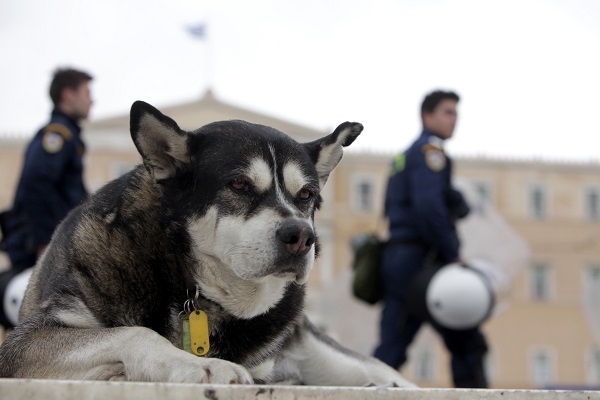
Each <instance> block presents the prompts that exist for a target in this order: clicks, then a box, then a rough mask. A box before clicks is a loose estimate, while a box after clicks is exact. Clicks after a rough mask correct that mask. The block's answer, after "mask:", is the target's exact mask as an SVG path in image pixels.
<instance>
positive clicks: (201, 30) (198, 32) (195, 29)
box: [186, 20, 213, 92]
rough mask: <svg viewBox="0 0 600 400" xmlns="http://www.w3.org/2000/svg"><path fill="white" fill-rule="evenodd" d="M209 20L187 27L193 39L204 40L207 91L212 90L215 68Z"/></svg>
mask: <svg viewBox="0 0 600 400" xmlns="http://www.w3.org/2000/svg"><path fill="white" fill-rule="evenodd" d="M207 21H208V20H205V21H204V22H201V23H198V24H195V25H190V26H188V27H187V28H186V30H187V32H188V33H189V34H190V35H191V36H192V38H193V39H195V40H198V41H201V42H203V50H204V51H203V54H202V56H203V58H204V61H203V73H204V82H205V86H206V88H205V91H207V92H208V91H210V90H212V85H213V68H212V46H211V41H210V38H209V37H208V26H209V24H208V22H207Z"/></svg>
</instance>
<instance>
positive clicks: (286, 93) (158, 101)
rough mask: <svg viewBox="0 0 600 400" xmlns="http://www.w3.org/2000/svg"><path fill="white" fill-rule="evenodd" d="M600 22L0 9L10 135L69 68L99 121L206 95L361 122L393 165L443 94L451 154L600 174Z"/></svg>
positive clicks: (318, 1) (313, 4)
mask: <svg viewBox="0 0 600 400" xmlns="http://www.w3.org/2000/svg"><path fill="white" fill-rule="evenodd" d="M599 21H600V1H595V0H564V1H558V0H547V1H540V0H505V1H495V2H492V1H477V0H455V1H450V0H448V1H444V0H404V1H400V0H391V1H380V0H369V1H354V0H343V1H342V0H340V1H327V0H302V1H299V0H293V1H276V0H272V1H265V0H253V1H247V0H229V1H228V0H221V1H202V0H189V1H184V0H169V1H167V0H155V1H152V0H135V1H127V0H103V1H97V0H54V1H47V0H0V58H1V59H2V61H1V62H0V134H7V133H9V134H15V133H21V134H24V135H32V134H33V133H34V131H35V130H36V129H37V128H38V127H39V126H40V125H41V124H43V123H44V121H45V120H46V119H47V117H48V113H49V111H50V109H51V103H50V100H49V98H48V95H47V89H48V85H49V81H50V75H51V73H52V71H53V70H54V69H55V67H57V66H59V65H60V66H64V65H68V66H73V67H76V68H81V69H85V70H88V71H90V72H91V73H92V74H93V75H94V77H95V79H94V82H93V85H92V90H93V95H94V98H95V105H94V108H93V109H92V116H91V117H92V119H96V118H102V117H107V116H112V115H116V114H122V113H126V112H128V110H129V107H130V105H131V103H132V102H133V101H135V100H138V99H140V100H145V101H148V102H150V103H152V104H154V105H155V106H157V107H158V108H160V107H161V106H166V105H171V104H174V103H181V102H185V101H191V100H195V99H197V98H199V97H200V96H201V95H202V94H203V92H204V91H205V90H206V88H207V87H211V88H212V89H213V91H214V92H215V94H216V96H217V97H219V98H220V99H221V100H223V101H227V102H230V103H232V104H235V105H238V106H242V107H246V108H249V109H252V110H254V111H257V112H262V113H265V114H269V115H273V116H276V117H280V118H284V119H288V120H291V121H293V122H297V123H301V124H305V125H307V126H309V127H312V128H317V129H329V128H335V126H337V125H338V124H339V123H340V122H343V121H346V120H354V121H359V122H362V123H363V124H364V125H365V131H364V134H363V135H361V137H360V138H359V139H358V140H357V142H356V143H355V145H353V147H357V148H362V149H366V148H370V149H374V150H384V151H390V152H391V151H398V150H401V149H403V148H404V147H405V146H407V145H408V144H409V143H410V141H411V140H413V139H414V137H415V136H416V135H417V134H418V133H419V130H420V120H419V115H418V114H419V113H418V109H419V105H420V102H421V100H422V97H423V95H424V94H425V93H426V92H428V91H430V90H431V89H434V88H444V89H454V90H456V91H457V92H458V93H459V94H460V95H461V102H460V108H459V113H460V116H459V124H458V127H457V130H456V137H455V138H454V139H452V141H451V142H450V143H449V146H448V149H449V151H450V152H451V153H452V154H455V155H489V156H500V157H518V158H532V157H541V158H546V159H562V160H571V161H587V160H596V161H600V127H599V125H600V110H599V109H600V98H599V94H600V72H599V71H600V50H599V49H600V23H599ZM197 24H206V36H205V37H204V39H198V38H194V37H193V36H192V35H190V34H189V33H188V32H187V31H186V27H189V26H193V25H197Z"/></svg>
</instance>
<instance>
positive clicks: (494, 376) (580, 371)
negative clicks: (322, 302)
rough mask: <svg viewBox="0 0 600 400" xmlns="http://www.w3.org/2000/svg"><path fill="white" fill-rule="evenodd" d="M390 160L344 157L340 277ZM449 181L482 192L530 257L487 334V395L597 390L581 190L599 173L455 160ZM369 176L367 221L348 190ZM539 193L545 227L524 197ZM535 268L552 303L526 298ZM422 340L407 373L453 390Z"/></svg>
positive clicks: (594, 233) (428, 337)
mask: <svg viewBox="0 0 600 400" xmlns="http://www.w3.org/2000/svg"><path fill="white" fill-rule="evenodd" d="M390 159H391V155H388V156H386V155H377V154H350V155H347V156H346V158H345V160H344V161H343V163H342V165H341V166H340V167H339V168H338V170H337V171H336V173H337V174H338V177H339V178H340V179H339V180H338V181H337V186H336V199H337V200H336V204H337V205H338V209H339V213H340V214H342V213H343V214H345V218H340V221H338V223H336V235H335V237H334V242H335V244H334V246H335V248H336V250H337V251H336V256H337V257H338V258H337V260H336V262H337V263H339V265H338V267H339V268H340V269H341V268H347V266H348V265H349V264H350V262H351V253H350V251H349V249H348V245H347V243H348V241H349V240H350V239H351V237H352V236H353V235H355V234H357V233H360V232H368V231H371V230H373V229H374V226H375V221H376V220H377V219H378V214H379V213H380V212H381V204H382V201H383V200H382V194H383V193H384V190H385V185H386V183H385V177H386V176H387V167H388V164H389V161H390ZM454 172H455V174H454V175H455V178H456V179H466V180H468V181H470V182H472V183H474V184H485V185H486V186H487V187H488V189H489V193H490V201H491V203H492V204H493V205H494V207H495V208H496V209H497V210H498V211H499V212H500V214H501V215H502V216H504V218H505V219H506V221H507V222H508V223H509V224H510V225H511V226H512V228H513V229H514V230H515V231H516V232H518V233H519V234H520V235H521V236H522V237H523V238H524V239H525V240H526V241H527V243H528V244H529V246H530V249H531V253H532V256H531V264H532V267H530V268H525V269H523V270H521V271H520V272H519V274H518V275H517V276H516V278H515V279H514V282H513V287H512V290H511V292H510V293H509V294H508V297H507V299H506V301H505V302H504V303H503V304H502V305H501V308H502V310H501V311H500V312H499V313H498V315H496V316H494V317H493V318H492V319H490V320H489V321H488V322H487V323H486V324H485V325H484V327H483V330H484V331H485V333H486V335H487V338H488V341H489V344H490V348H491V351H490V355H489V360H488V367H489V370H490V377H491V383H492V385H493V387H499V388H534V387H543V386H547V385H582V384H595V385H600V381H597V382H596V381H595V382H590V381H589V380H588V378H586V377H587V376H588V375H589V374H590V371H589V365H588V364H589V362H588V358H589V352H590V349H593V348H598V346H599V345H600V343H599V342H598V341H600V339H598V338H594V337H593V336H592V331H591V329H590V325H589V322H588V320H587V319H586V317H585V315H584V313H583V310H582V293H583V285H584V282H585V273H586V267H587V266H588V265H590V264H597V265H600V223H599V222H600V221H598V220H590V219H589V218H587V217H586V214H585V206H584V205H585V203H584V200H585V195H584V194H585V191H586V190H587V188H589V187H597V186H598V185H600V165H598V164H582V165H578V164H561V163H542V162H522V161H512V162H511V161H509V160H488V159H457V160H455V171H454ZM365 174H366V175H372V176H374V177H375V178H374V184H375V188H374V193H375V196H376V197H377V199H376V200H375V207H374V208H373V210H372V211H370V212H361V211H357V210H356V209H355V208H353V207H352V204H351V201H350V199H351V198H352V197H353V196H354V195H355V193H353V192H356V191H357V190H358V189H357V188H356V186H353V182H355V181H356V177H357V176H363V175H365ZM535 185H541V186H543V187H544V188H545V191H546V195H547V215H546V216H545V217H543V218H534V217H532V216H531V211H530V189H531V187H533V186H535ZM537 264H544V265H547V266H548V269H549V276H550V279H549V281H550V285H549V288H550V294H549V298H548V299H545V300H536V299H534V298H532V289H531V286H532V274H533V272H532V271H533V265H537ZM599 310H600V308H599ZM598 312H600V311H598ZM421 336H422V337H419V338H417V340H416V341H415V344H414V346H413V347H414V349H413V351H412V352H411V356H412V360H411V362H409V363H408V365H407V366H406V367H405V368H404V370H403V372H404V373H405V375H406V376H408V377H411V378H412V379H415V380H417V382H418V383H419V384H420V385H422V386H430V387H440V386H441V387H443V386H450V385H451V378H450V376H449V374H448V369H449V368H448V367H447V365H448V362H449V360H448V357H447V355H446V354H445V351H444V349H443V346H442V345H441V343H440V341H439V340H438V338H437V337H436V335H435V334H432V333H431V332H430V331H426V332H424V333H423V334H422V335H421ZM428 348H429V349H430V350H431V348H433V350H432V351H431V353H432V354H433V358H434V360H435V366H434V368H433V373H432V375H433V376H432V378H431V379H429V380H425V381H419V380H418V375H417V374H416V369H417V368H418V364H419V352H422V351H423V350H424V349H428ZM540 350H541V351H543V352H545V354H548V355H549V357H550V363H549V376H548V379H544V377H543V376H542V378H539V376H538V378H537V379H536V378H535V373H534V370H533V358H534V355H535V354H536V352H537V351H540ZM415 358H416V359H415ZM538 375H540V373H539V371H538Z"/></svg>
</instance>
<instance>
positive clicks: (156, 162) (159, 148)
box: [129, 101, 190, 182]
mask: <svg viewBox="0 0 600 400" xmlns="http://www.w3.org/2000/svg"><path fill="white" fill-rule="evenodd" d="M129 126H130V130H131V138H132V139H133V143H135V147H137V149H138V151H139V153H140V155H141V156H142V159H143V161H144V166H145V167H146V169H147V170H148V172H149V173H150V175H151V176H152V178H154V180H155V181H157V182H158V181H161V180H163V179H168V178H171V177H173V176H174V175H175V173H176V171H177V169H179V168H181V167H183V166H184V165H185V164H189V163H190V157H189V153H188V145H187V141H188V134H187V133H186V132H185V131H183V130H181V129H180V128H179V126H177V123H176V122H175V121H173V120H172V119H171V118H169V117H167V116H166V115H164V114H162V113H161V112H160V111H158V110H157V109H156V108H154V107H152V106H151V105H150V104H148V103H144V102H143V101H136V102H135V103H133V104H132V106H131V113H130V119H129Z"/></svg>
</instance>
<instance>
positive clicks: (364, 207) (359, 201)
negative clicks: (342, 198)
mask: <svg viewBox="0 0 600 400" xmlns="http://www.w3.org/2000/svg"><path fill="white" fill-rule="evenodd" d="M353 190H354V193H353V198H354V208H355V209H356V210H357V211H363V212H365V211H373V210H374V209H375V183H374V180H373V179H372V178H369V177H361V178H359V179H357V180H356V181H355V185H354V189H353Z"/></svg>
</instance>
